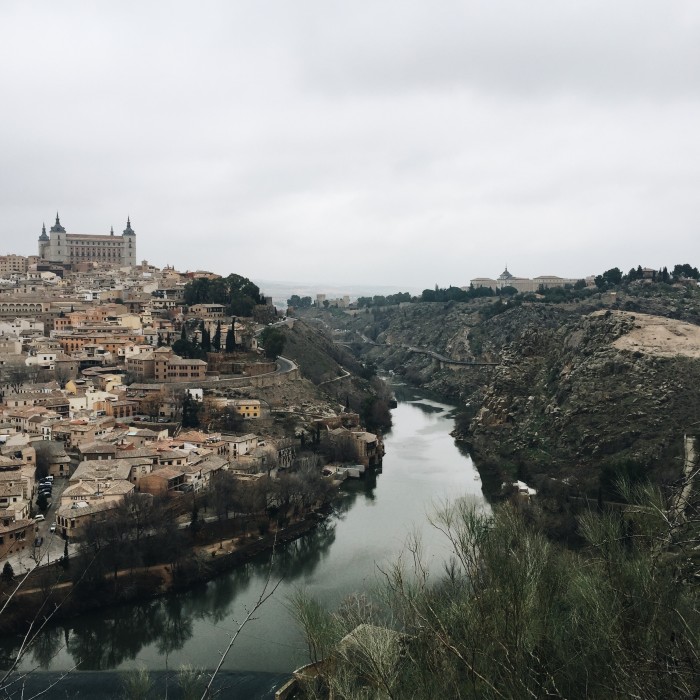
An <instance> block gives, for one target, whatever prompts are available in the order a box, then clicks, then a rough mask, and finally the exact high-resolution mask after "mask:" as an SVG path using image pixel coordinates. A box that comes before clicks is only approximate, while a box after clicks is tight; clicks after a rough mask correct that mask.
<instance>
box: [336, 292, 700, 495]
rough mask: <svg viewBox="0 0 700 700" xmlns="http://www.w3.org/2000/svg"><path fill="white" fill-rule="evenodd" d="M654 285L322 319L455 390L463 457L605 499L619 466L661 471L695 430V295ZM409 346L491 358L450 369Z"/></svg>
mask: <svg viewBox="0 0 700 700" xmlns="http://www.w3.org/2000/svg"><path fill="white" fill-rule="evenodd" d="M663 291H664V294H663V295H661V294H659V293H656V294H649V293H648V291H647V290H646V289H642V288H639V289H635V290H633V293H631V294H630V293H627V294H625V293H623V292H619V293H617V294H612V295H611V294H608V295H600V296H598V297H595V298H592V299H590V300H588V301H586V302H585V303H575V304H574V303H572V304H568V305H567V304H547V303H537V302H534V303H528V302H520V303H518V302H515V303H514V302H513V301H509V302H506V301H501V300H497V301H493V300H490V299H480V300H474V301H473V302H470V303H461V304H460V303H448V304H444V305H443V304H424V303H414V304H410V305H406V306H404V307H403V308H396V307H395V308H388V309H384V310H378V311H375V312H373V313H361V314H358V315H357V316H356V317H354V318H352V317H349V316H347V315H346V314H342V312H334V313H332V314H331V313H327V314H326V318H327V322H328V323H329V324H330V325H333V326H335V328H336V329H338V330H337V332H338V333H340V331H343V333H342V338H343V340H344V342H348V341H349V340H351V341H353V345H354V347H355V348H356V350H357V351H358V352H361V353H362V354H363V355H364V356H365V357H366V358H369V359H371V360H372V361H374V362H376V363H377V364H378V365H379V366H380V367H381V368H382V369H384V370H385V371H392V372H394V373H395V374H397V375H401V376H403V377H405V378H406V379H408V380H409V381H411V382H413V383H416V384H420V385H421V386H423V387H426V388H428V389H432V390H435V391H437V392H439V393H441V394H443V395H446V396H449V397H451V398H452V399H453V400H455V401H456V402H457V403H458V404H459V405H460V406H461V408H462V409H463V412H464V416H465V418H464V419H463V420H462V421H461V422H460V423H459V425H460V427H459V428H458V433H457V437H458V438H460V439H462V440H464V441H466V442H467V443H468V444H469V445H470V447H471V450H472V452H473V454H474V455H475V457H476V459H477V462H480V463H481V464H482V465H486V466H488V465H492V466H495V467H496V468H497V469H498V471H500V472H501V473H502V475H504V476H505V475H506V474H511V475H513V476H515V475H516V474H517V475H519V476H520V477H521V478H525V479H526V480H529V481H531V482H533V483H534V484H535V485H542V483H543V481H547V480H549V481H552V480H556V481H557V482H559V483H561V484H564V485H568V486H569V487H571V488H573V489H575V490H576V491H579V492H583V493H586V494H588V495H596V494H598V495H600V493H601V489H602V491H603V496H606V495H607V494H608V493H609V492H610V491H611V489H612V482H613V481H614V480H615V478H617V477H618V476H620V475H627V476H629V477H630V478H643V477H650V478H652V479H653V480H655V481H660V482H665V481H671V480H673V479H674V478H675V477H676V476H677V475H678V473H679V470H680V466H681V461H680V459H679V458H680V455H681V447H682V440H683V434H684V432H696V431H698V429H699V427H700V394H699V393H698V387H700V382H699V381H698V380H699V379H700V326H698V325H695V323H696V322H697V321H698V318H700V316H699V315H698V308H699V306H700V293H698V291H697V290H696V289H693V288H688V287H681V288H679V289H677V290H671V292H670V293H669V292H668V289H666V286H664V289H663ZM672 317H675V318H672ZM684 318H685V319H688V321H690V322H688V321H683V320H681V319H684ZM420 349H430V350H432V351H434V352H436V353H439V354H440V355H442V356H445V357H448V358H450V359H452V360H458V361H463V362H474V363H496V364H495V366H489V365H487V364H484V365H479V364H477V365H468V366H467V365H456V364H454V365H451V364H449V363H445V362H440V361H439V360H438V359H436V357H435V356H431V355H428V354H423V353H420V352H417V350H420Z"/></svg>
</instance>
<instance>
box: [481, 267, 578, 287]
mask: <svg viewBox="0 0 700 700" xmlns="http://www.w3.org/2000/svg"><path fill="white" fill-rule="evenodd" d="M578 281H579V280H578V279H573V278H567V277H557V276H556V275H540V276H539V277H535V278H534V279H530V278H529V277H515V276H514V275H513V274H511V273H510V271H509V270H508V266H507V265H506V269H505V270H503V272H501V274H500V275H498V277H497V278H496V279H492V278H491V277H476V278H474V279H473V280H471V286H473V287H489V288H490V289H493V291H494V292H495V291H497V290H499V289H503V288H504V287H513V288H514V289H515V290H517V291H518V292H537V291H539V289H540V288H541V287H542V288H544V289H551V288H552V287H565V286H566V285H571V286H572V287H573V285H575V284H576V283H577V282H578Z"/></svg>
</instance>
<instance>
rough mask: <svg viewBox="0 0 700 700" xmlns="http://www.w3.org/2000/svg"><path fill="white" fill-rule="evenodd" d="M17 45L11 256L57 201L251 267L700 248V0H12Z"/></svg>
mask: <svg viewBox="0 0 700 700" xmlns="http://www.w3.org/2000/svg"><path fill="white" fill-rule="evenodd" d="M0 39H1V41H0V55H1V56H2V59H3V60H2V66H3V67H2V69H1V70H0V88H1V89H2V94H3V98H4V104H5V105H6V107H5V109H4V110H3V111H2V114H0V127H1V128H0V134H2V135H1V136H0V145H1V146H2V153H3V168H2V169H0V206H1V207H2V214H3V215H2V217H0V253H7V252H16V253H20V254H25V255H26V254H32V253H35V252H36V250H37V238H38V236H39V234H40V232H41V225H42V223H43V222H45V223H46V224H47V225H51V223H52V222H53V219H54V217H55V214H56V210H58V211H59V212H60V215H61V222H62V224H63V225H64V226H65V227H66V229H67V230H68V231H69V232H75V233H90V234H95V233H102V234H108V233H109V230H110V226H114V229H115V231H116V232H121V231H122V229H123V228H124V225H125V223H126V218H127V215H128V216H130V217H131V222H132V225H133V227H134V229H135V231H136V241H137V251H138V258H139V260H140V259H147V260H149V261H152V262H154V263H156V264H158V265H164V264H167V263H170V264H172V265H174V266H175V267H177V268H178V269H188V268H189V269H196V268H201V269H210V270H213V271H215V272H218V273H220V274H226V273H228V272H231V271H233V272H237V273H239V274H242V275H245V276H246V277H249V278H251V279H253V278H263V279H290V278H292V279H303V280H312V279H313V280H317V279H326V280H329V279H330V280H338V281H339V282H338V284H363V285H373V284H375V283H381V284H382V285H388V286H392V287H399V288H405V287H408V286H413V287H416V288H425V287H431V286H433V285H434V284H436V283H437V284H439V285H440V286H447V285H449V284H454V285H457V286H462V285H465V284H468V282H469V280H470V279H471V278H473V277H478V276H497V275H498V274H500V273H501V272H502V270H503V268H504V266H505V265H506V264H507V265H508V268H509V269H510V270H511V271H512V272H513V274H515V275H518V276H522V277H536V276H538V275H545V274H552V275H559V276H561V277H585V276H587V275H591V274H598V273H600V272H602V271H604V270H605V269H609V268H611V267H619V268H620V269H622V270H624V271H627V270H629V269H630V268H631V267H636V266H637V265H640V264H641V265H642V266H648V267H653V268H659V267H662V266H664V265H666V266H669V267H672V266H673V265H674V264H677V263H686V262H688V263H691V264H692V265H697V264H698V262H699V261H698V259H697V258H698V250H699V248H698V240H700V236H698V222H699V221H700V200H699V199H698V197H697V192H698V190H699V189H700V130H698V128H697V124H698V123H700V81H699V80H698V75H700V5H699V4H698V3H695V2H691V0H679V1H678V2H675V3H671V4H669V3H662V2H660V1H659V0H635V1H634V2H633V1H632V0H620V1H619V2H616V3H613V4H611V3H608V2H602V0H587V1H586V2H584V1H583V0H573V1H572V2H568V3H561V2H556V0H534V2H531V3H521V2H516V1H515V0H503V1H502V2H500V3H492V2H484V1H483V0H477V1H475V2H471V3H463V2H458V1H457V0H444V2H441V3H438V4H435V3H428V2H426V1H425V0H404V1H403V2H397V0H374V1H373V2H367V1H366V0H364V1H363V0H359V2H356V3H352V4H343V3H328V2H321V1H320V0H299V2H296V3H285V2H281V1H280V0H265V2H261V3H230V2H224V1H223V0H208V1H207V2H205V3H203V4H201V5H197V6H196V7H195V6H194V5H192V4H191V3H186V2H182V1H181V0H171V1H169V2H167V3H166V2H162V1H161V2H158V1H157V0H156V1H154V2H151V3H145V4H144V3H137V2H134V1H133V0H124V2H120V3H106V2H99V1H97V2H94V3H80V2H76V1H75V0H66V2H62V3H54V2H48V0H37V2H34V3H26V2H20V1H19V0H6V2H4V3H2V5H1V6H0Z"/></svg>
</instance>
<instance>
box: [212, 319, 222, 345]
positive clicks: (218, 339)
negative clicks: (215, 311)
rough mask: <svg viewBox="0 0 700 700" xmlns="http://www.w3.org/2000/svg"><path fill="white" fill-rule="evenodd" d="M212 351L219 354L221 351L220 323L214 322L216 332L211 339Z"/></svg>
mask: <svg viewBox="0 0 700 700" xmlns="http://www.w3.org/2000/svg"><path fill="white" fill-rule="evenodd" d="M211 344H212V350H214V352H219V351H220V350H221V321H217V322H216V330H215V331H214V338H213V339H212V343H211Z"/></svg>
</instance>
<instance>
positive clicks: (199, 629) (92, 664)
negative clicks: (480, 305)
mask: <svg viewBox="0 0 700 700" xmlns="http://www.w3.org/2000/svg"><path fill="white" fill-rule="evenodd" d="M399 398H400V402H399V405H398V408H396V409H395V410H394V411H393V412H392V414H393V420H394V427H393V428H392V430H391V432H390V433H388V434H387V435H386V438H385V442H386V457H385V459H384V467H383V471H382V472H381V473H380V474H377V475H374V476H370V477H368V478H367V479H365V480H362V481H357V482H352V483H351V484H349V485H348V487H347V488H346V490H345V492H344V495H343V497H342V499H341V501H340V503H339V505H338V508H337V511H336V513H335V514H334V515H333V516H332V517H331V518H329V519H328V520H327V521H326V522H325V523H323V524H322V525H321V526H320V527H319V528H318V530H316V531H315V532H314V533H312V534H310V535H307V536H305V537H304V538H302V539H300V540H297V541H296V542H292V543H290V544H289V545H287V546H285V547H284V548H282V549H281V550H280V551H279V552H278V553H277V556H276V557H275V561H274V564H273V569H274V573H273V577H282V578H283V582H282V584H281V585H280V587H279V588H278V590H277V593H276V594H275V596H274V598H272V599H271V600H270V601H268V602H267V603H266V605H265V607H264V608H263V609H262V610H261V611H260V613H259V615H258V619H256V620H255V621H254V622H252V623H250V624H249V625H248V626H246V628H245V629H244V631H243V633H242V634H241V636H240V637H239V639H238V640H237V642H236V645H235V647H234V649H233V651H232V653H231V654H230V655H229V657H228V659H227V662H226V665H225V668H227V669H230V670H246V671H274V672H284V671H289V670H291V669H293V668H295V667H297V666H299V665H301V664H302V663H305V662H306V657H305V646H304V643H303V639H302V638H301V635H300V633H299V631H298V629H297V627H296V625H295V623H294V621H293V620H292V618H291V616H290V614H289V611H288V607H287V600H288V598H289V596H290V595H291V594H292V593H293V591H294V590H296V589H297V588H299V587H303V588H305V589H307V590H308V592H309V593H310V594H311V595H313V596H315V597H317V598H318V599H320V600H322V601H323V602H324V603H326V604H327V605H329V606H335V605H337V604H338V603H339V602H340V601H341V600H342V599H343V598H344V597H345V596H347V595H349V594H351V593H353V592H358V591H362V590H367V589H370V588H371V587H372V586H373V585H374V584H375V583H376V581H377V580H378V579H377V567H378V566H382V565H384V564H387V563H388V562H391V561H394V560H395V559H396V557H397V556H398V553H399V552H400V551H401V549H402V548H403V546H404V544H405V542H406V538H407V536H408V535H409V534H410V533H412V532H420V533H421V536H422V538H423V542H424V549H425V552H426V553H427V554H428V556H429V558H430V562H431V567H433V568H434V569H435V570H437V569H438V568H439V567H440V566H441V563H442V561H444V559H445V558H446V556H447V555H448V550H447V547H446V544H445V542H444V541H443V540H442V539H441V537H440V535H439V534H438V533H436V532H435V531H434V530H433V529H432V528H431V527H430V526H429V524H428V522H427V515H428V514H429V513H430V512H431V511H432V510H433V508H434V505H435V504H436V503H437V502H439V501H441V500H444V499H447V498H455V497H456V496H458V495H465V494H471V495H473V496H474V497H475V498H477V499H479V500H482V494H481V482H480V481H479V480H478V477H476V478H475V475H476V470H475V469H474V467H473V465H472V463H471V460H470V459H469V457H468V456H466V455H464V454H462V453H460V451H459V450H458V448H457V447H456V445H455V443H454V440H453V439H452V437H451V436H450V431H451V430H452V428H453V421H452V419H451V413H450V411H451V409H452V407H451V406H448V405H446V404H443V403H439V402H437V401H433V400H430V399H425V398H415V397H414V398H410V397H408V396H405V395H404V396H403V397H402V396H401V395H399ZM268 565H269V560H268V558H267V557H265V556H263V557H261V558H260V559H259V560H258V561H254V562H251V563H250V564H248V565H246V566H245V567H242V568H240V569H238V570H236V571H234V572H232V573H230V574H228V575H225V576H221V577H220V578H218V579H216V580H215V581H211V582H210V583H208V584H206V585H202V586H200V587H199V588H197V589H195V590H192V591H188V592H187V593H183V594H180V595H174V596H169V597H167V598H162V599H159V600H156V601H152V602H149V603H144V604H138V605H129V606H123V607H120V608H115V609H110V610H107V611H104V612H101V613H97V614H91V615H87V616H85V617H82V618H80V619H79V620H75V621H71V622H69V623H65V624H63V625H59V626H56V627H53V628H51V629H49V630H47V631H46V633H45V634H44V635H43V637H42V638H41V640H40V641H39V643H38V644H37V646H36V647H35V649H34V650H33V654H31V655H30V658H28V659H27V660H26V662H25V667H26V668H29V667H36V666H39V667H41V668H43V669H67V668H72V667H74V666H75V665H76V664H77V663H78V662H80V668H81V669H83V670H87V669H98V670H105V669H113V668H128V667H132V666H146V667H147V668H151V669H164V668H166V666H167V667H169V668H176V667H178V666H179V665H181V664H184V663H188V664H192V665H195V666H200V667H203V668H211V667H212V666H214V664H215V663H216V662H217V660H218V656H219V654H220V652H221V650H222V649H223V648H224V646H225V644H226V642H227V640H228V637H229V635H230V634H231V633H232V632H233V631H234V630H235V629H236V627H237V621H240V620H242V619H243V618H244V617H245V615H246V611H247V609H249V608H250V607H251V606H252V605H253V604H254V602H255V600H256V598H257V596H258V595H259V593H260V590H261V588H262V585H263V582H264V579H265V575H266V572H267V567H268ZM8 651H9V649H8V647H7V646H5V648H4V649H3V652H4V653H8Z"/></svg>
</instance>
